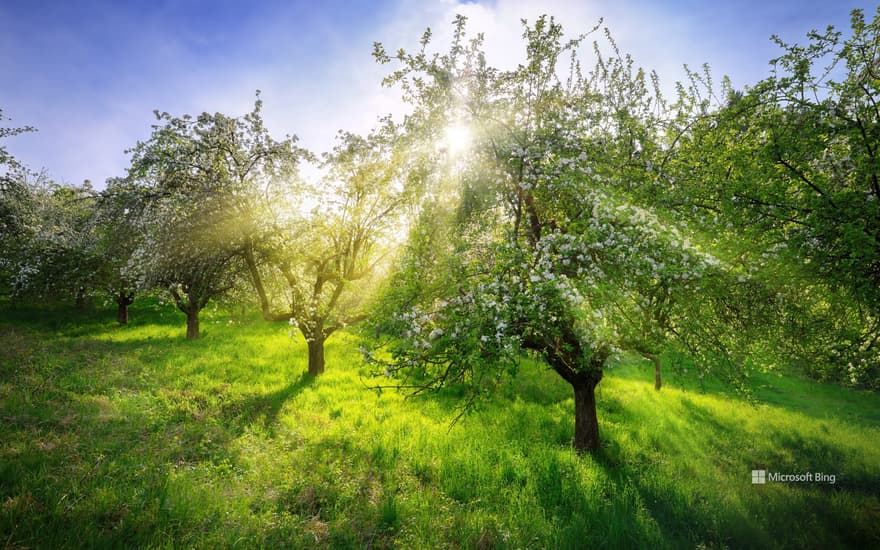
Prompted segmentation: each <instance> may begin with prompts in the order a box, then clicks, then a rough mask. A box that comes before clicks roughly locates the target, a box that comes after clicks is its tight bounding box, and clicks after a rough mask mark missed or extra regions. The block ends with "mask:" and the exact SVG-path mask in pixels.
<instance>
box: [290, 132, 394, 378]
mask: <svg viewBox="0 0 880 550" xmlns="http://www.w3.org/2000/svg"><path fill="white" fill-rule="evenodd" d="M394 139H395V135H394V128H393V126H391V125H390V124H389V125H385V126H383V127H381V128H380V129H379V130H377V131H375V132H373V133H371V134H370V135H368V136H366V137H361V136H357V135H354V134H350V133H340V135H339V143H338V144H337V145H336V147H335V148H334V149H333V151H332V152H331V153H329V154H327V155H325V157H324V165H325V166H326V168H327V171H328V172H327V176H326V177H325V178H324V181H322V182H321V185H320V188H319V189H317V190H316V191H317V196H316V197H315V200H316V202H317V204H316V206H315V207H314V208H313V209H312V212H311V214H310V215H309V216H308V217H307V218H306V219H305V220H301V221H300V222H299V223H297V224H295V225H292V226H290V228H289V231H288V239H287V243H286V245H285V253H284V256H283V257H282V258H281V259H280V260H279V262H278V265H279V269H280V270H281V272H282V274H283V276H284V278H285V280H286V281H287V283H288V288H289V292H290V300H291V308H292V309H291V312H290V318H291V322H292V323H295V324H296V325H297V327H298V328H299V330H300V331H301V332H302V334H303V336H304V337H305V339H306V342H307V343H308V348H309V374H311V375H313V376H317V375H319V374H321V373H323V372H324V342H325V341H326V339H327V338H328V337H329V336H330V335H331V334H333V333H334V332H335V331H337V330H339V329H340V328H343V327H345V326H347V325H350V324H352V323H354V322H356V321H358V320H360V319H363V318H364V316H365V315H364V313H365V312H364V310H363V307H364V305H365V303H366V302H367V301H368V298H369V297H370V296H371V294H372V292H373V287H374V286H375V284H376V276H377V275H378V274H379V269H378V268H379V266H380V264H381V262H382V260H383V258H384V253H385V252H386V251H387V248H388V246H389V245H390V239H389V234H390V233H391V231H392V229H393V227H394V224H395V222H399V220H400V218H401V215H402V210H403V208H404V205H405V203H406V194H405V193H404V188H403V185H402V182H401V181H400V179H399V177H400V173H401V168H400V162H401V160H400V157H399V155H395V150H394V148H393V145H394V143H393V142H394Z"/></svg>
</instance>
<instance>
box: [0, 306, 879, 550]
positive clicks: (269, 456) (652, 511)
mask: <svg viewBox="0 0 880 550" xmlns="http://www.w3.org/2000/svg"><path fill="white" fill-rule="evenodd" d="M113 318H114V317H113V312H107V311H99V312H96V313H92V314H76V313H73V312H70V311H67V310H63V309H51V308H48V309H45V310H36V309H13V308H11V307H10V306H8V304H0V545H3V546H6V547H10V548H24V547H28V548H34V547H40V548H65V547H119V548H131V547H151V548H160V547H162V548H164V547H169V548H170V547H175V548H176V547H195V548H211V547H217V548H220V547H222V548H254V547H266V548H275V547H291V548H299V547H334V548H346V547H351V548H362V547H369V548H388V547H400V548H438V547H465V548H492V547H498V548H506V547H510V548H584V547H612V548H613V547H621V548H632V547H660V548H662V547H673V548H678V547H688V548H694V547H706V548H724V547H731V548H744V547H748V548H756V547H769V548H772V547H793V548H802V547H815V548H836V547H866V546H867V547H870V546H873V547H877V546H878V545H880V500H878V495H880V445H878V444H877V441H880V399H878V396H877V395H875V394H868V393H860V392H854V391H850V390H846V389H843V388H839V387H835V386H829V385H821V384H816V383H813V382H810V381H808V380H806V379H803V378H799V377H797V376H793V375H788V376H779V375H775V374H757V375H754V376H753V378H752V380H751V383H752V387H753V390H754V395H755V397H756V398H757V399H758V404H754V403H750V402H748V401H745V400H742V399H741V398H739V397H737V396H736V395H734V394H732V393H731V392H727V391H725V389H724V388H723V387H720V386H712V385H709V386H708V387H707V389H706V391H705V392H701V391H700V390H699V387H698V385H697V384H696V383H695V381H694V380H693V379H691V378H688V377H687V376H685V375H682V376H675V375H672V374H669V375H667V377H666V380H665V383H666V385H665V387H664V389H663V390H662V391H661V392H659V393H658V392H656V391H654V389H653V387H652V383H653V373H652V372H651V370H650V369H649V368H648V367H647V364H646V363H644V364H643V363H640V362H638V361H636V360H634V359H633V360H626V361H623V362H622V363H621V364H619V365H617V366H615V367H614V368H612V369H610V370H609V371H608V374H607V375H606V377H605V379H604V380H603V381H602V383H601V384H600V386H599V390H598V402H599V417H600V429H601V430H602V437H603V439H604V446H603V448H602V450H601V451H600V452H599V453H597V454H596V455H595V456H587V457H579V456H578V455H576V454H575V453H574V452H573V451H572V449H571V438H572V433H573V407H574V406H573V401H572V398H571V395H570V393H571V392H570V390H569V388H568V386H566V385H565V383H564V382H562V381H561V380H560V379H559V378H558V377H556V376H555V375H554V374H553V373H551V372H549V371H547V370H546V369H544V368H542V367H541V366H540V365H537V364H534V363H531V362H525V364H524V365H523V369H522V372H521V374H520V376H519V377H518V378H517V379H516V380H514V381H513V382H511V383H510V384H508V385H506V386H504V387H503V388H502V389H501V391H500V392H499V393H498V394H497V395H496V396H494V397H493V398H491V399H489V400H487V401H485V402H484V403H482V405H481V407H480V408H479V409H478V410H477V411H475V412H473V413H471V414H469V415H468V416H466V417H465V418H464V419H463V420H462V421H461V422H459V423H458V424H456V425H455V426H454V427H452V428H451V429H450V420H451V419H452V418H453V417H454V416H455V414H456V410H455V406H456V404H457V402H456V400H455V394H456V392H455V391H454V389H453V390H451V391H449V392H446V393H443V394H439V395H431V396H424V397H420V398H417V399H405V398H404V396H402V395H400V394H398V393H397V392H393V391H391V392H389V391H385V392H382V393H381V394H377V393H376V392H375V391H371V390H369V389H367V388H366V387H365V384H368V383H369V381H368V380H364V379H362V377H361V376H362V374H363V372H364V371H363V366H362V363H361V359H360V356H359V354H358V352H357V341H356V338H355V336H353V335H351V334H345V333H343V334H338V335H334V337H333V338H331V340H330V341H329V342H328V347H327V373H326V374H325V375H324V376H322V377H320V378H319V379H316V380H314V379H310V378H308V377H305V376H303V373H304V371H305V370H306V363H305V361H306V350H305V347H304V344H303V343H302V341H301V340H300V341H299V342H297V343H293V342H292V341H291V340H290V339H289V337H288V330H287V329H288V327H287V326H286V325H284V324H271V323H265V322H262V321H258V320H255V319H250V320H247V321H245V322H241V321H239V320H235V321H233V320H232V319H231V317H230V315H229V314H228V313H226V312H224V311H222V310H221V311H217V312H210V311H208V312H206V313H205V315H204V319H203V332H204V337H203V339H201V340H199V341H194V342H188V341H185V340H184V339H183V334H184V326H183V317H182V315H180V314H177V313H175V312H174V311H173V310H171V309H167V308H163V307H160V306H158V305H156V304H154V303H150V302H147V303H145V304H139V305H137V306H136V307H135V308H133V311H132V323H131V325H130V326H127V327H119V326H116V324H115V323H114V322H113ZM759 466H760V467H766V468H767V469H768V470H771V471H778V472H791V473H794V472H807V471H809V472H825V473H831V474H835V475H836V477H837V482H836V483H835V484H834V485H828V484H782V483H770V484H767V485H763V486H754V485H752V484H751V476H750V472H751V470H752V469H753V468H757V467H759Z"/></svg>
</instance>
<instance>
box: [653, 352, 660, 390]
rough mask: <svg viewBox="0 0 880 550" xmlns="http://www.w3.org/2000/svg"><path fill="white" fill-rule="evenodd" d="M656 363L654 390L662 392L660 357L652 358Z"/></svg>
mask: <svg viewBox="0 0 880 550" xmlns="http://www.w3.org/2000/svg"><path fill="white" fill-rule="evenodd" d="M651 360H652V361H654V389H655V390H657V391H660V386H661V385H662V384H661V380H660V356H659V355H655V356H654V357H652V358H651Z"/></svg>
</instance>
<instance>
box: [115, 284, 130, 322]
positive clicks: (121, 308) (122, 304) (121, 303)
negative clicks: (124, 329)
mask: <svg viewBox="0 0 880 550" xmlns="http://www.w3.org/2000/svg"><path fill="white" fill-rule="evenodd" d="M133 302H134V293H133V292H125V291H124V290H120V291H119V294H118V295H117V296H116V305H117V306H118V307H117V310H116V320H117V321H119V324H120V325H127V324H128V306H130V305H131V304H132V303H133Z"/></svg>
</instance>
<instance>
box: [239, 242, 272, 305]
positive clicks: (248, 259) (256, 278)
mask: <svg viewBox="0 0 880 550" xmlns="http://www.w3.org/2000/svg"><path fill="white" fill-rule="evenodd" d="M244 261H245V263H246V264H247V268H248V272H249V273H250V275H251V282H253V283H254V289H255V290H256V291H257V296H259V297H260V309H262V310H263V319H265V320H266V321H269V320H271V318H272V315H271V314H270V313H269V298H268V297H267V296H266V289H265V288H264V287H263V278H262V277H261V276H260V269H259V268H258V267H257V261H256V260H255V259H254V249H253V245H252V244H251V243H247V244H246V245H245V247H244Z"/></svg>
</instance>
